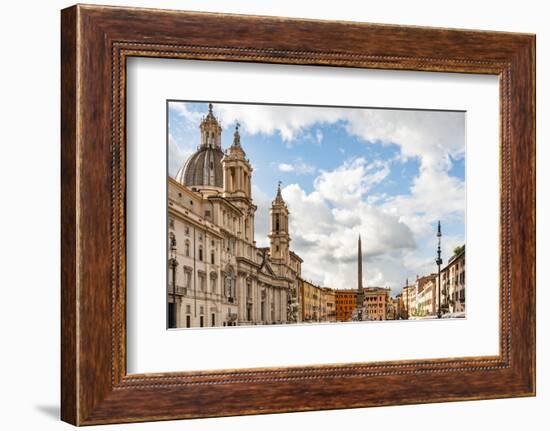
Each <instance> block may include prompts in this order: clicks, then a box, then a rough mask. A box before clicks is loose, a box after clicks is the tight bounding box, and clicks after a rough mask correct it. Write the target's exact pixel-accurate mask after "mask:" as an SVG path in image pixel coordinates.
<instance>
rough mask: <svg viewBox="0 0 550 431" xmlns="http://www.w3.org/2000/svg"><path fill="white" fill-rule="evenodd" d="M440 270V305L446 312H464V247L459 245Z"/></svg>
mask: <svg viewBox="0 0 550 431" xmlns="http://www.w3.org/2000/svg"><path fill="white" fill-rule="evenodd" d="M457 251H458V252H457V253H455V254H454V255H453V256H452V257H451V258H450V259H449V261H448V263H447V266H445V268H443V269H442V270H441V307H442V309H444V310H445V312H448V313H465V312H466V247H465V246H464V245H463V246H462V247H459V248H458V250H457Z"/></svg>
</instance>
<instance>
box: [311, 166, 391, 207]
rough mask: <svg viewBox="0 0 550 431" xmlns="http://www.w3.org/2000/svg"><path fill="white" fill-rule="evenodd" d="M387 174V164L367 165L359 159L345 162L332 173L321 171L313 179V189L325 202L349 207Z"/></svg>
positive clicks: (388, 171) (388, 170) (388, 168)
mask: <svg viewBox="0 0 550 431" xmlns="http://www.w3.org/2000/svg"><path fill="white" fill-rule="evenodd" d="M389 173H390V167H389V163H388V162H381V161H375V162H372V163H370V164H368V163H367V161H366V160H365V159H364V158H362V157H360V158H357V159H352V160H349V161H346V162H345V163H344V164H343V165H341V166H340V167H338V168H337V169H335V170H333V171H322V172H321V174H320V175H319V176H318V177H317V178H316V179H315V181H314V187H315V189H316V190H317V191H318V192H319V193H320V194H321V196H322V197H323V198H324V199H326V200H327V201H329V202H331V203H333V204H335V205H343V206H349V205H354V204H355V203H357V201H358V200H360V199H362V198H363V196H364V195H365V193H367V192H368V191H369V189H370V188H371V187H372V186H373V185H374V184H377V183H379V182H381V181H382V180H383V179H384V178H386V177H387V176H388V174H389Z"/></svg>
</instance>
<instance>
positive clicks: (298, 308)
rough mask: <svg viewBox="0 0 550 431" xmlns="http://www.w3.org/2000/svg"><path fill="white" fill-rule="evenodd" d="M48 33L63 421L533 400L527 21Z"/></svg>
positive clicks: (123, 20)
mask: <svg viewBox="0 0 550 431" xmlns="http://www.w3.org/2000/svg"><path fill="white" fill-rule="evenodd" d="M61 44H62V46H61V48H62V64H61V70H62V94H61V107H62V112H61V117H62V152H61V163H62V183H61V193H62V196H61V200H62V238H61V240H62V286H61V291H62V328H61V329H62V345H61V352H62V364H61V366H62V382H61V386H62V388H61V389H62V390H61V393H62V395H61V396H62V400H61V415H62V419H63V420H65V421H67V422H69V423H72V424H75V425H92V424H106V423H120V422H138V421H152V420H167V419H180V418H198V417H214V416H230V415H244V414H259V413H275V412H290V411H308V410H322V409H341V408H354V407H369V406H382V405H397V404H413V403H430V402H442V401H456V400H473V399H489V398H503V397H517V396H533V395H534V394H535V108H534V100H535V78H534V73H535V72H534V70H535V37H534V36H533V35H529V34H513V33H499V32H486V31H470V30H451V29H436V28H422V27H403V26H390V25H377V24H366V23H354V22H332V21H315V20H298V19H287V18H276V17H254V16H242V15H221V14H212V13H197V12H179V11H167V10H148V9H133V8H119V7H103V6H93V5H87V6H83V5H77V6H73V7H71V8H68V9H65V10H63V11H62V27H61ZM466 245H467V247H466ZM252 394H253V395H252Z"/></svg>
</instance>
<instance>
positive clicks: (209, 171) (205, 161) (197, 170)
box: [176, 146, 223, 188]
mask: <svg viewBox="0 0 550 431" xmlns="http://www.w3.org/2000/svg"><path fill="white" fill-rule="evenodd" d="M222 158H223V152H222V150H221V149H220V148H218V147H202V146H201V147H200V148H199V149H198V150H197V151H196V152H195V153H194V154H193V155H192V156H191V157H189V159H187V161H186V162H185V164H184V165H183V166H182V168H181V169H180V170H179V171H178V173H177V175H176V181H178V182H180V183H181V184H183V185H186V186H189V187H192V186H207V187H219V188H222V187H223V168H222Z"/></svg>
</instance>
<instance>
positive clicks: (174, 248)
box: [168, 232, 178, 328]
mask: <svg viewBox="0 0 550 431" xmlns="http://www.w3.org/2000/svg"><path fill="white" fill-rule="evenodd" d="M176 251H177V243H176V235H174V233H173V232H172V233H171V234H170V259H169V260H168V262H169V264H170V268H171V269H172V300H173V303H172V321H171V322H169V325H170V327H171V328H176V327H177V326H178V323H177V322H178V319H177V303H176V268H177V266H178V261H177V259H176Z"/></svg>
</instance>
